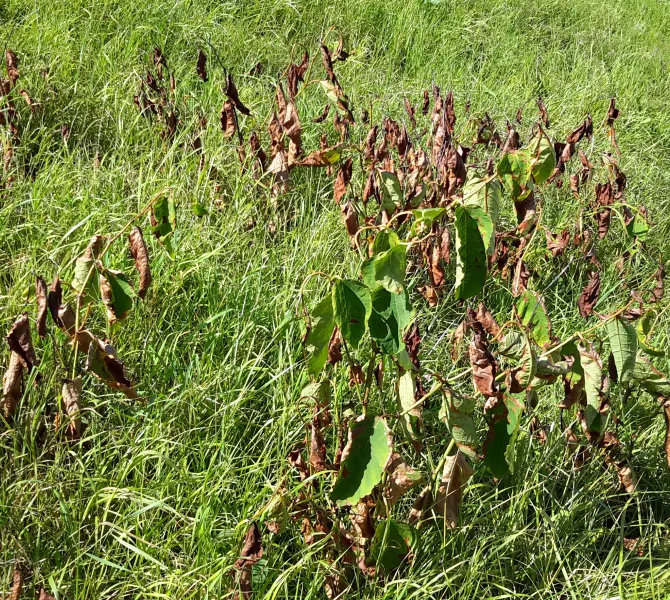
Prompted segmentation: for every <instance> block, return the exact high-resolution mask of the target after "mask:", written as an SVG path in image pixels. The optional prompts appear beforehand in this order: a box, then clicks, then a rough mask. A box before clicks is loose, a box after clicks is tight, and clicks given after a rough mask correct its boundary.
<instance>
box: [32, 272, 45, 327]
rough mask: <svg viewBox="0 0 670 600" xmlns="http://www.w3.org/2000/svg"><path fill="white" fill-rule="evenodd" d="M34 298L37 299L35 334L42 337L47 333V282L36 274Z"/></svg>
mask: <svg viewBox="0 0 670 600" xmlns="http://www.w3.org/2000/svg"><path fill="white" fill-rule="evenodd" d="M35 300H36V301H37V318H36V323H35V325H36V329H37V334H38V335H39V336H40V337H41V338H43V337H45V336H46V334H47V284H46V283H45V281H44V279H42V278H41V277H39V276H37V278H36V279H35Z"/></svg>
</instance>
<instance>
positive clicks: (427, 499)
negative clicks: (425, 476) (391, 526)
mask: <svg viewBox="0 0 670 600" xmlns="http://www.w3.org/2000/svg"><path fill="white" fill-rule="evenodd" d="M432 505H433V492H432V491H431V489H430V485H427V486H425V487H424V488H423V489H422V490H421V493H420V494H419V495H418V496H417V497H416V500H415V501H414V504H413V505H412V508H411V509H410V511H409V517H408V519H407V522H408V523H409V524H410V525H414V526H416V527H417V528H419V527H420V526H421V521H423V520H424V519H426V517H427V516H428V515H429V513H430V509H431V507H432Z"/></svg>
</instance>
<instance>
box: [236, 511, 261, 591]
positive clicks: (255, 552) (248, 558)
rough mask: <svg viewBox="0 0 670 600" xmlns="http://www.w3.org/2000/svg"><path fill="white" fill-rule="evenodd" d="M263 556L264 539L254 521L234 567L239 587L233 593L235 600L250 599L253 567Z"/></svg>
mask: <svg viewBox="0 0 670 600" xmlns="http://www.w3.org/2000/svg"><path fill="white" fill-rule="evenodd" d="M262 556H263V540H262V538H261V532H260V529H258V525H257V524H256V523H252V524H251V526H250V527H249V529H248V530H247V534H246V536H245V538H244V545H243V546H242V551H241V552H240V558H238V559H237V560H236V561H235V564H234V568H235V570H236V571H237V577H236V578H235V579H236V581H235V583H236V586H237V589H236V590H235V593H234V594H233V599H234V600H248V599H249V598H251V595H252V581H251V567H253V565H255V564H256V563H257V562H258V561H259V560H260V559H261V558H262Z"/></svg>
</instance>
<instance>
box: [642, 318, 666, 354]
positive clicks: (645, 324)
mask: <svg viewBox="0 0 670 600" xmlns="http://www.w3.org/2000/svg"><path fill="white" fill-rule="evenodd" d="M657 318H658V313H657V311H656V310H653V309H652V310H648V311H647V312H646V313H644V315H642V317H641V318H640V319H639V320H638V321H637V323H636V325H635V331H636V332H637V345H638V346H639V347H640V348H641V349H642V350H644V351H645V352H646V353H647V354H649V355H650V356H665V350H664V349H663V348H657V347H656V346H652V344H651V341H650V339H649V338H650V336H651V331H652V327H653V325H654V323H655V322H656V319H657Z"/></svg>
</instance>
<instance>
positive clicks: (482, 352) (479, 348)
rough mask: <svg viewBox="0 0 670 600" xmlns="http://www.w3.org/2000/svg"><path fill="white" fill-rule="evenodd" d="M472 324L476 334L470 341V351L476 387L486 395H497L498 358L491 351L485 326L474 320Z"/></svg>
mask: <svg viewBox="0 0 670 600" xmlns="http://www.w3.org/2000/svg"><path fill="white" fill-rule="evenodd" d="M470 325H471V326H472V327H473V329H474V336H473V338H472V341H471V342H470V346H469V348H468V353H469V356H470V365H471V367H472V380H473V383H474V386H475V389H476V390H477V391H478V392H480V393H481V394H483V395H484V396H487V397H488V396H496V395H497V394H498V385H497V383H496V380H495V379H496V370H497V366H496V360H495V358H494V357H493V355H492V354H491V352H490V351H489V348H488V344H487V343H486V339H485V334H484V329H483V327H482V326H481V325H480V324H479V322H478V321H473V322H471V323H470Z"/></svg>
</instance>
